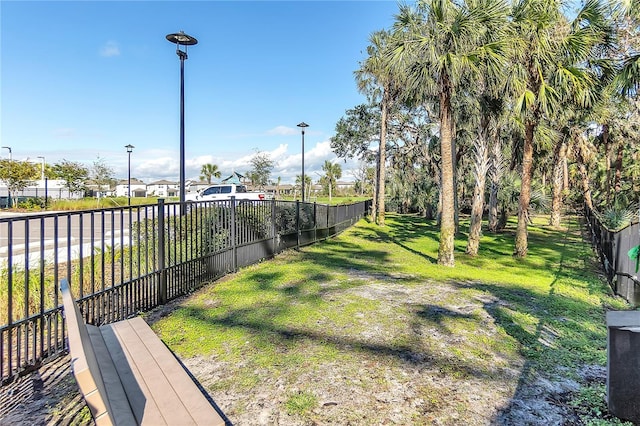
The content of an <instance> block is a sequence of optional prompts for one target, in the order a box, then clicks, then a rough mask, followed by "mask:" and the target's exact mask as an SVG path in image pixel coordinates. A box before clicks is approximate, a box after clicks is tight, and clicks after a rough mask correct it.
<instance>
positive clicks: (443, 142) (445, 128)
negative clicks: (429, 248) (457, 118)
mask: <svg viewBox="0 0 640 426" xmlns="http://www.w3.org/2000/svg"><path fill="white" fill-rule="evenodd" d="M441 78H442V81H441V85H442V86H441V91H440V154H441V157H442V165H441V169H442V182H441V195H442V217H441V219H440V244H439V247H438V264H439V265H444V266H455V258H454V254H453V250H454V242H455V229H456V224H455V212H454V208H455V199H454V198H455V197H454V190H455V188H454V173H455V172H454V165H453V156H454V152H455V151H454V142H453V126H452V116H451V88H450V86H449V80H448V77H447V75H446V74H445V75H443V76H442V77H441Z"/></svg>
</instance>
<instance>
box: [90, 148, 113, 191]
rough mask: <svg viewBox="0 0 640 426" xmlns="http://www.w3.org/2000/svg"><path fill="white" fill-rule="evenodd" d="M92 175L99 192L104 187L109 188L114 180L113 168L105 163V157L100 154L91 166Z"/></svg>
mask: <svg viewBox="0 0 640 426" xmlns="http://www.w3.org/2000/svg"><path fill="white" fill-rule="evenodd" d="M91 177H92V179H93V181H94V182H95V183H96V185H98V192H102V187H104V186H106V187H107V188H108V187H109V185H110V184H111V182H113V169H112V168H111V167H110V166H109V165H107V163H105V161H104V159H103V158H100V156H98V157H97V158H96V160H95V161H94V162H93V166H92V167H91Z"/></svg>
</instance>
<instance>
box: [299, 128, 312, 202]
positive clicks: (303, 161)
mask: <svg viewBox="0 0 640 426" xmlns="http://www.w3.org/2000/svg"><path fill="white" fill-rule="evenodd" d="M298 127H300V129H301V130H302V202H303V203H304V129H305V127H309V125H308V124H307V123H305V122H304V121H303V122H302V123H300V124H298Z"/></svg>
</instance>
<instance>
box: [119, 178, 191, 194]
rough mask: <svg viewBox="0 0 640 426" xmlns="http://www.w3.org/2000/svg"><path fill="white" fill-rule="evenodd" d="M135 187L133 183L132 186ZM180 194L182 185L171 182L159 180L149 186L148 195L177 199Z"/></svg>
mask: <svg viewBox="0 0 640 426" xmlns="http://www.w3.org/2000/svg"><path fill="white" fill-rule="evenodd" d="M131 186H132V187H133V182H132V184H131ZM179 192H180V183H178V182H172V181H169V180H157V181H155V182H151V183H150V184H148V185H147V195H148V196H154V197H177V196H178V195H179Z"/></svg>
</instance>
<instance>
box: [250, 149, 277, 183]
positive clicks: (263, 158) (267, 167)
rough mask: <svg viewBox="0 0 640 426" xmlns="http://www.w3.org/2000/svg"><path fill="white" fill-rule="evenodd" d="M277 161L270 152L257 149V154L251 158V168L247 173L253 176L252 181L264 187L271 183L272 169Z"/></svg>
mask: <svg viewBox="0 0 640 426" xmlns="http://www.w3.org/2000/svg"><path fill="white" fill-rule="evenodd" d="M275 165H276V163H275V161H273V160H272V159H271V157H269V154H267V153H265V152H260V151H258V150H256V154H255V155H254V156H253V158H251V166H252V167H253V169H251V170H250V171H249V172H248V173H247V175H248V176H250V177H251V182H252V183H253V184H254V185H258V186H259V187H260V188H263V187H264V186H265V185H267V184H268V183H269V177H270V176H271V171H272V170H273V168H274V167H275Z"/></svg>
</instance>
